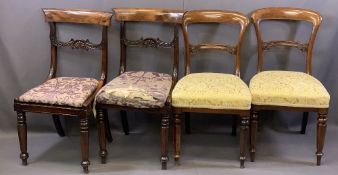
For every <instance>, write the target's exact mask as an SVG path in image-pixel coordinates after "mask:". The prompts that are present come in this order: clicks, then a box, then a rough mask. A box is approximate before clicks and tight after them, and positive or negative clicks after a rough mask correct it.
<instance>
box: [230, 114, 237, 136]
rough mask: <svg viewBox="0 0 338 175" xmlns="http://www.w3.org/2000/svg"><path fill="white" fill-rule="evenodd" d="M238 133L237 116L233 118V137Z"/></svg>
mask: <svg viewBox="0 0 338 175" xmlns="http://www.w3.org/2000/svg"><path fill="white" fill-rule="evenodd" d="M236 131H237V116H236V115H234V116H233V117H232V130H231V135H232V136H236Z"/></svg>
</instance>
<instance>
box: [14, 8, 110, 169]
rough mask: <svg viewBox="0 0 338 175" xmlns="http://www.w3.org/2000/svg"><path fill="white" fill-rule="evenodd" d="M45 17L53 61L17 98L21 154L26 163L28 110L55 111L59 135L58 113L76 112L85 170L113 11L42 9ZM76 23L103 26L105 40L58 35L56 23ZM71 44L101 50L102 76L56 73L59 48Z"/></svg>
mask: <svg viewBox="0 0 338 175" xmlns="http://www.w3.org/2000/svg"><path fill="white" fill-rule="evenodd" d="M43 12H44V14H45V20H46V21H47V22H48V23H49V25H50V42H51V65H50V70H49V75H48V78H47V80H46V81H45V82H44V83H42V84H41V85H39V86H37V87H35V88H33V89H31V90H29V91H27V92H25V93H24V94H23V95H21V96H19V97H18V98H16V99H15V100H14V110H15V111H16V112H17V127H18V135H19V142H20V150H21V154H20V158H21V159H22V164H23V165H27V159H28V152H27V126H26V115H25V113H26V112H34V113H48V114H52V116H53V119H54V124H55V126H56V129H57V131H58V133H59V135H60V136H64V135H65V134H64V131H63V129H62V126H61V123H60V119H59V115H63V116H67V117H70V116H75V117H79V119H80V132H81V153H82V162H81V165H82V167H83V170H84V172H88V166H89V164H90V163H89V159H88V156H89V145H88V144H89V137H88V136H89V135H88V119H89V116H91V115H92V106H93V105H92V104H93V100H94V97H95V94H96V93H97V92H98V91H99V89H100V88H101V87H102V86H103V85H104V84H105V82H106V75H107V42H108V41H107V35H108V33H107V30H108V26H109V25H110V22H111V17H112V13H108V12H99V11H91V10H79V9H43ZM58 23H77V24H85V25H98V26H102V41H101V43H98V44H95V43H92V42H90V41H89V40H74V39H71V40H70V41H68V42H62V41H59V40H58V39H57V35H56V24H58ZM60 47H71V48H72V49H85V50H100V51H101V59H102V66H101V78H100V79H98V80H97V79H94V78H86V77H56V70H57V49H58V48H60Z"/></svg>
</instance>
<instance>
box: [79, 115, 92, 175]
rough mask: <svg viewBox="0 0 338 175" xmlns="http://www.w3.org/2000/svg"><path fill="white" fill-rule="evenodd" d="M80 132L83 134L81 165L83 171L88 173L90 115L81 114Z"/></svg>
mask: <svg viewBox="0 0 338 175" xmlns="http://www.w3.org/2000/svg"><path fill="white" fill-rule="evenodd" d="M80 134H81V138H80V140H81V153H82V162H81V166H82V167H83V171H84V172H85V173H88V172H89V171H88V167H89V165H90V162H89V131H88V116H80Z"/></svg>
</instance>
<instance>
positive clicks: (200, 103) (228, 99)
mask: <svg viewBox="0 0 338 175" xmlns="http://www.w3.org/2000/svg"><path fill="white" fill-rule="evenodd" d="M172 105H173V106H174V107H184V108H208V109H235V110H236V109H239V110H248V109H250V106H251V95H250V91H249V88H248V87H247V85H246V84H245V83H244V82H243V81H242V80H241V79H240V78H239V77H237V76H235V75H231V74H221V73H194V74H189V75H187V76H185V77H183V78H182V79H181V80H180V81H178V83H177V84H176V86H175V88H174V90H173V93H172Z"/></svg>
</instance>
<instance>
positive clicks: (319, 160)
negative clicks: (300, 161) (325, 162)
mask: <svg viewBox="0 0 338 175" xmlns="http://www.w3.org/2000/svg"><path fill="white" fill-rule="evenodd" d="M316 156H317V166H320V164H321V161H322V157H323V154H319V153H317V154H316Z"/></svg>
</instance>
